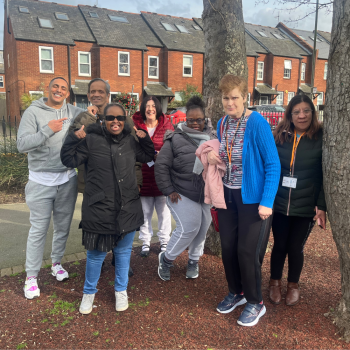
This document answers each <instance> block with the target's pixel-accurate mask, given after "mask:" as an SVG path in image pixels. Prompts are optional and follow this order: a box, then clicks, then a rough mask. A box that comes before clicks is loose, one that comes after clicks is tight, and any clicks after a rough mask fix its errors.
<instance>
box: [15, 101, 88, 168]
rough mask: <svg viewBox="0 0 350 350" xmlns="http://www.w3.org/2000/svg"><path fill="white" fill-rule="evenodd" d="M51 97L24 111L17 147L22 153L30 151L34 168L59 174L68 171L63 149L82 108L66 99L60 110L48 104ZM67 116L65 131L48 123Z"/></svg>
mask: <svg viewBox="0 0 350 350" xmlns="http://www.w3.org/2000/svg"><path fill="white" fill-rule="evenodd" d="M46 101H47V98H44V97H42V98H41V99H40V100H37V101H34V102H33V103H32V104H31V105H30V107H29V108H27V109H26V111H25V112H24V114H23V116H22V119H21V123H20V124H19V128H18V134H17V148H18V151H19V152H21V153H28V168H29V170H31V171H44V172H53V173H59V172H63V171H67V168H66V167H65V166H64V165H63V164H62V162H61V158H60V152H61V148H62V145H63V142H64V140H65V138H66V136H67V133H68V130H69V127H70V126H71V125H72V124H73V122H74V119H75V118H76V117H77V116H78V114H79V113H81V112H83V111H84V110H82V109H81V108H78V107H75V106H73V105H71V104H67V103H66V101H64V103H63V105H62V107H61V108H60V109H55V108H52V107H49V106H47V105H46V104H45V102H46ZM65 117H67V118H68V119H67V120H65V121H64V123H63V128H62V130H61V131H59V132H56V133H54V132H53V131H52V130H51V129H50V127H49V126H48V123H49V121H50V120H53V119H61V118H65Z"/></svg>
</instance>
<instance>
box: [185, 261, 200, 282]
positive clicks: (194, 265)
mask: <svg viewBox="0 0 350 350" xmlns="http://www.w3.org/2000/svg"><path fill="white" fill-rule="evenodd" d="M198 275H199V267H198V261H194V260H188V264H187V271H186V278H197V277H198Z"/></svg>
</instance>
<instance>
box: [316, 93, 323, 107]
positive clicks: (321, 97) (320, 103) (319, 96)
mask: <svg viewBox="0 0 350 350" xmlns="http://www.w3.org/2000/svg"><path fill="white" fill-rule="evenodd" d="M319 105H323V92H320V93H319V95H318V96H317V106H319Z"/></svg>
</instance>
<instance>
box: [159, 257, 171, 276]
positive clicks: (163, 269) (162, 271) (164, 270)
mask: <svg viewBox="0 0 350 350" xmlns="http://www.w3.org/2000/svg"><path fill="white" fill-rule="evenodd" d="M164 255H165V252H161V253H159V255H158V260H159V265H158V275H159V277H160V278H161V279H162V280H163V281H170V268H171V267H172V266H173V265H172V264H167V263H165V262H164Z"/></svg>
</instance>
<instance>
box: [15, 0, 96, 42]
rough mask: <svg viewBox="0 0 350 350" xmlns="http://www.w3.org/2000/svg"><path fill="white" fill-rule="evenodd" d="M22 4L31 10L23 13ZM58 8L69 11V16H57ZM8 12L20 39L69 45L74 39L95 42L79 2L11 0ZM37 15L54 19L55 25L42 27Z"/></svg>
mask: <svg viewBox="0 0 350 350" xmlns="http://www.w3.org/2000/svg"><path fill="white" fill-rule="evenodd" d="M20 6H21V7H22V6H23V7H26V8H28V10H29V13H21V12H20V11H19V7H20ZM55 12H59V13H65V14H67V15H68V18H69V20H68V21H66V20H59V19H57V18H56V15H55ZM9 14H10V19H11V24H12V29H13V34H14V37H15V39H17V40H21V39H22V40H31V41H37V42H50V43H57V44H70V45H74V40H77V41H87V42H95V38H94V37H93V35H92V34H91V32H90V29H89V27H88V26H87V24H86V22H85V20H84V17H83V16H82V15H81V12H80V11H79V9H78V8H77V7H76V6H69V5H61V4H56V3H52V2H42V1H30V0H9ZM38 17H40V18H43V19H49V20H51V23H52V25H53V29H49V28H42V27H40V25H39V21H38Z"/></svg>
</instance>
